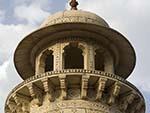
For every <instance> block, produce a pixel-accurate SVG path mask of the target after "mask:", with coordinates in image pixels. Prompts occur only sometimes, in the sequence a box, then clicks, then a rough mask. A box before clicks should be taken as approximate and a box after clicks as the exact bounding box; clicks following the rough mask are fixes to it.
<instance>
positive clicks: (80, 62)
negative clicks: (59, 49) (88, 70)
mask: <svg viewBox="0 0 150 113" xmlns="http://www.w3.org/2000/svg"><path fill="white" fill-rule="evenodd" d="M82 53H83V51H82V49H80V48H79V47H78V44H77V43H70V44H69V45H68V46H66V47H65V48H64V54H63V57H64V69H83V68H84V57H83V54H82Z"/></svg>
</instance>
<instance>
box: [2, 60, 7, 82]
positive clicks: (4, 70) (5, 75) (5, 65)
mask: <svg viewBox="0 0 150 113" xmlns="http://www.w3.org/2000/svg"><path fill="white" fill-rule="evenodd" d="M8 63H9V62H4V63H3V64H2V65H0V81H1V80H3V79H6V78H7V73H6V68H7V67H8Z"/></svg>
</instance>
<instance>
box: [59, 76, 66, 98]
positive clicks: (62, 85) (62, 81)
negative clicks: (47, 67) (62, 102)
mask: <svg viewBox="0 0 150 113" xmlns="http://www.w3.org/2000/svg"><path fill="white" fill-rule="evenodd" d="M59 80H60V89H61V96H60V98H61V99H66V97H67V91H66V90H67V88H66V75H61V76H59Z"/></svg>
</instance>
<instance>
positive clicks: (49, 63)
mask: <svg viewBox="0 0 150 113" xmlns="http://www.w3.org/2000/svg"><path fill="white" fill-rule="evenodd" d="M53 64H54V56H53V52H52V51H49V52H48V53H47V56H46V59H45V72H48V71H53V68H54V66H53Z"/></svg>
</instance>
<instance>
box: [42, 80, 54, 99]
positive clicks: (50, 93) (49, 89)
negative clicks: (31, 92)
mask: <svg viewBox="0 0 150 113" xmlns="http://www.w3.org/2000/svg"><path fill="white" fill-rule="evenodd" d="M41 81H42V83H43V87H44V91H45V92H46V95H47V96H48V98H49V100H50V101H54V97H53V92H54V88H53V85H52V84H51V83H50V82H49V79H48V78H45V79H42V80H41Z"/></svg>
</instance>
